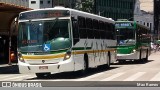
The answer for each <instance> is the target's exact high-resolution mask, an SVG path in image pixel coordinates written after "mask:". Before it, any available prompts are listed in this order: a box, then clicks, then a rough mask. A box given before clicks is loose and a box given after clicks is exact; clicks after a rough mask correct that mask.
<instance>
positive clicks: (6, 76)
mask: <svg viewBox="0 0 160 90" xmlns="http://www.w3.org/2000/svg"><path fill="white" fill-rule="evenodd" d="M14 76H16V75H0V81H2V80H1V79H3V78H8V77H14Z"/></svg>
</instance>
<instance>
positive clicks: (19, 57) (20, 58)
mask: <svg viewBox="0 0 160 90" xmlns="http://www.w3.org/2000/svg"><path fill="white" fill-rule="evenodd" d="M18 59H19V61H21V62H25V61H24V59H23V56H22V54H21V53H19V52H18Z"/></svg>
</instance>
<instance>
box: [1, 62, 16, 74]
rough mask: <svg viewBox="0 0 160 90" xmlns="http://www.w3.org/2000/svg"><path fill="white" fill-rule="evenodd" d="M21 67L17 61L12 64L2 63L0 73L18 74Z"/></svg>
mask: <svg viewBox="0 0 160 90" xmlns="http://www.w3.org/2000/svg"><path fill="white" fill-rule="evenodd" d="M18 73H19V69H18V65H17V64H16V63H12V65H8V64H0V74H18Z"/></svg>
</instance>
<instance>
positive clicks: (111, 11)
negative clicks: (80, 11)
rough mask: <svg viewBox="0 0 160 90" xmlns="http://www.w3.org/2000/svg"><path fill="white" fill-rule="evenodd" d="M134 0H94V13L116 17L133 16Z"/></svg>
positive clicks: (130, 18)
mask: <svg viewBox="0 0 160 90" xmlns="http://www.w3.org/2000/svg"><path fill="white" fill-rule="evenodd" d="M135 2H136V0H95V14H99V15H101V16H104V17H108V18H113V19H114V20H117V19H129V20H133V18H134V8H135Z"/></svg>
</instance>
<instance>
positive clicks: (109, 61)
mask: <svg viewBox="0 0 160 90" xmlns="http://www.w3.org/2000/svg"><path fill="white" fill-rule="evenodd" d="M110 63H111V54H110V52H108V60H107V68H110Z"/></svg>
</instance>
